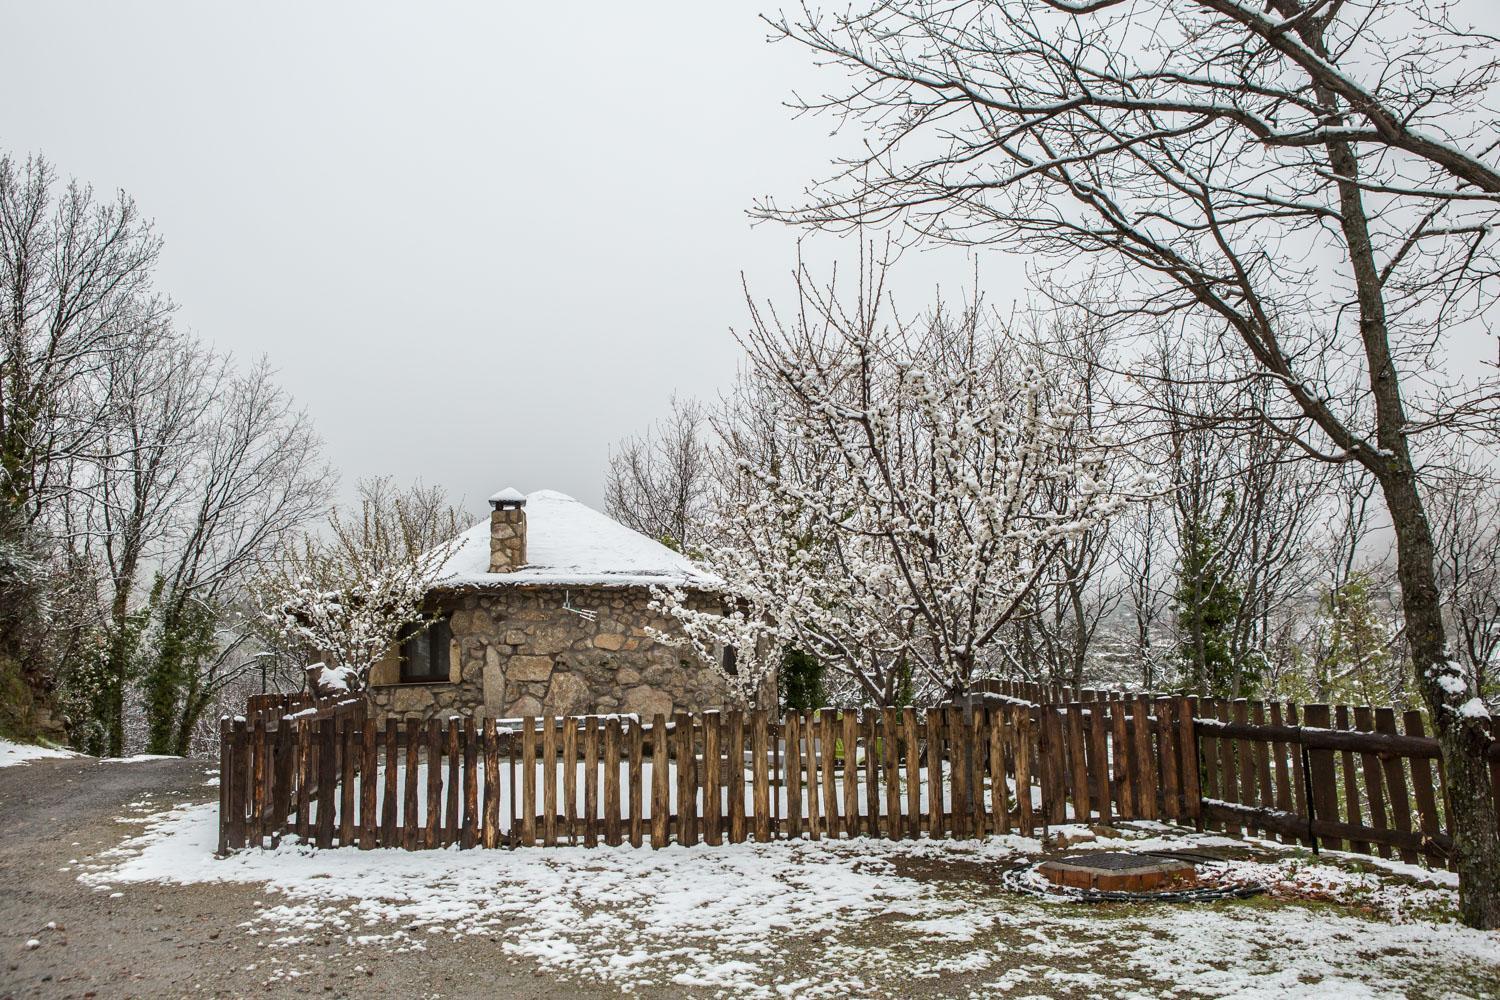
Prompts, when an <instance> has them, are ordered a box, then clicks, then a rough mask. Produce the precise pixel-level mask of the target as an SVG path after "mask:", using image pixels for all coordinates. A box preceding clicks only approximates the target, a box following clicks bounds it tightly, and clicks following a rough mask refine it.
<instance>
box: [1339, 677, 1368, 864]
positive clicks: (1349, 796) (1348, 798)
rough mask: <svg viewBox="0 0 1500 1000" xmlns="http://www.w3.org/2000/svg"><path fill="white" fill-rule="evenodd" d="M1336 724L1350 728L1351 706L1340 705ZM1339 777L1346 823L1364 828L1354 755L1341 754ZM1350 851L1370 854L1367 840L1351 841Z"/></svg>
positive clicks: (1348, 753) (1343, 727)
mask: <svg viewBox="0 0 1500 1000" xmlns="http://www.w3.org/2000/svg"><path fill="white" fill-rule="evenodd" d="M1333 720H1334V724H1335V725H1336V726H1338V728H1340V729H1344V730H1347V729H1348V728H1349V706H1348V705H1339V706H1337V707H1336V708H1335V709H1334V710H1333ZM1339 765H1340V766H1339V776H1340V778H1342V780H1343V786H1344V821H1345V822H1346V823H1348V824H1350V825H1351V826H1363V825H1364V819H1363V818H1362V817H1361V815H1360V808H1359V778H1358V775H1357V773H1356V772H1355V770H1354V754H1353V753H1352V752H1350V751H1348V750H1345V751H1343V752H1342V753H1340V754H1339ZM1349 849H1350V850H1351V851H1354V852H1355V853H1356V854H1369V853H1370V842H1369V841H1367V840H1357V839H1356V840H1351V841H1349Z"/></svg>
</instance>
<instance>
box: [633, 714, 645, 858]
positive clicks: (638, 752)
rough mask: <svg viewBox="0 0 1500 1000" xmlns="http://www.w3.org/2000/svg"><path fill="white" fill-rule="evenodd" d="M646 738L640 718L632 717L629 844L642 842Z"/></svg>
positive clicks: (636, 845) (635, 845)
mask: <svg viewBox="0 0 1500 1000" xmlns="http://www.w3.org/2000/svg"><path fill="white" fill-rule="evenodd" d="M645 746H646V739H645V734H644V733H642V732H641V720H640V719H638V718H637V719H633V720H632V721H631V723H630V846H631V847H640V846H641V843H642V842H643V834H644V831H645V824H644V822H643V819H644V814H645V810H646V806H645V803H644V801H643V799H644V793H643V789H642V788H641V778H642V775H643V774H644V773H645V767H644V761H643V760H642V758H643V756H644V754H645Z"/></svg>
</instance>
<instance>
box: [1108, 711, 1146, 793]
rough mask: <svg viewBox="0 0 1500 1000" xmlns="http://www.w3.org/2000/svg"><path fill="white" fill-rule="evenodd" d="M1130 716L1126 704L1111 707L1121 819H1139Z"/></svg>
mask: <svg viewBox="0 0 1500 1000" xmlns="http://www.w3.org/2000/svg"><path fill="white" fill-rule="evenodd" d="M1128 714H1129V708H1128V707H1127V706H1126V705H1125V703H1124V702H1121V701H1117V702H1115V703H1113V704H1112V705H1110V720H1109V721H1110V725H1111V732H1110V736H1111V737H1112V740H1111V743H1110V747H1111V749H1112V750H1113V751H1114V753H1113V755H1112V756H1113V758H1114V759H1113V761H1112V765H1113V771H1114V780H1115V794H1116V796H1117V797H1116V799H1115V807H1116V808H1117V809H1118V810H1119V814H1120V818H1121V819H1139V818H1140V816H1138V815H1137V813H1136V805H1135V775H1134V774H1133V771H1134V768H1132V767H1131V760H1130V758H1131V757H1132V756H1134V754H1133V753H1132V752H1131V749H1130V729H1129V723H1128V721H1127V717H1128Z"/></svg>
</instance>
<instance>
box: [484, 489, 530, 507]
mask: <svg viewBox="0 0 1500 1000" xmlns="http://www.w3.org/2000/svg"><path fill="white" fill-rule="evenodd" d="M490 506H491V507H493V508H494V509H495V510H520V509H521V508H522V507H525V506H526V495H525V494H524V493H522V492H521V491H520V490H518V489H516V488H515V487H514V486H507V487H506V488H505V489H503V490H501V491H500V492H499V493H496V494H495V495H494V496H492V497H490Z"/></svg>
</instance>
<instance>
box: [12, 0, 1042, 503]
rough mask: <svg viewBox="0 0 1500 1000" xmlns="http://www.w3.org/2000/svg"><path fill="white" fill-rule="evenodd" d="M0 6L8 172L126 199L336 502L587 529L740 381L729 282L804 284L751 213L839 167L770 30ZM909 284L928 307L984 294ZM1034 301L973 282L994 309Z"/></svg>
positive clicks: (552, 13) (602, 7) (790, 55)
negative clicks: (713, 400) (567, 505)
mask: <svg viewBox="0 0 1500 1000" xmlns="http://www.w3.org/2000/svg"><path fill="white" fill-rule="evenodd" d="M3 8H4V9H3V15H4V17H3V24H4V31H3V32H0V65H4V66H5V72H6V76H7V78H8V79H9V80H10V81H11V85H10V87H9V88H8V95H7V97H6V99H5V101H4V104H3V108H0V148H4V149H6V150H9V151H11V152H12V153H15V154H25V153H27V152H38V151H39V152H43V153H45V154H46V155H47V156H48V157H49V158H50V159H52V160H53V161H54V162H55V163H56V164H57V166H58V168H59V170H60V171H61V172H62V173H63V174H64V175H70V174H71V175H73V176H76V177H78V178H79V179H80V180H84V181H88V182H90V183H92V184H94V185H95V187H96V188H100V189H105V190H108V189H112V188H116V187H119V188H124V189H125V190H126V191H128V192H129V193H130V194H131V195H132V196H134V197H135V199H136V200H137V202H138V203H139V205H140V206H141V208H142V210H143V212H144V213H145V214H146V215H147V216H148V217H151V218H154V219H155V221H156V224H157V227H158V231H159V232H160V234H161V235H162V236H164V237H165V239H166V248H165V252H164V255H163V257H162V262H161V268H160V274H159V281H160V285H161V287H162V288H163V289H164V290H165V291H167V292H168V293H169V294H171V295H172V296H173V298H175V299H176V300H177V301H178V302H179V303H180V305H181V312H180V316H181V319H182V321H183V322H184V323H185V324H186V325H187V326H188V327H189V328H191V329H192V330H193V331H194V332H196V333H197V334H199V335H200V336H202V337H203V338H205V339H207V340H209V341H211V342H212V343H214V344H215V345H217V346H218V347H220V348H221V349H224V350H228V351H231V352H233V353H234V354H235V355H236V356H238V357H240V358H242V359H247V360H248V358H249V357H251V356H254V355H259V354H262V353H263V354H265V355H267V356H269V357H270V359H271V361H272V363H273V364H274V365H275V366H276V367H277V368H278V369H279V370H280V372H281V379H282V381H283V383H284V384H285V385H286V386H287V388H288V389H289V390H290V391H291V392H292V393H294V394H295V395H296V397H297V398H298V399H299V400H300V401H302V402H303V403H304V404H305V405H306V406H307V408H308V409H309V411H310V412H311V413H312V416H313V418H314V419H315V421H316V423H317V426H318V429H319V431H320V432H321V433H322V435H323V437H324V439H325V440H326V442H327V450H328V455H329V458H330V459H331V460H332V461H333V463H334V465H335V466H336V467H337V468H338V469H339V471H340V473H341V476H342V479H343V482H344V484H345V487H346V495H347V488H348V487H349V486H350V485H352V483H353V481H354V480H355V479H356V478H358V477H361V476H368V475H380V474H388V475H393V476H396V477H398V478H399V479H401V480H408V481H409V480H411V479H413V478H418V477H420V478H421V479H423V480H425V481H427V482H429V483H439V484H441V485H443V486H444V487H446V488H448V489H449V490H450V491H451V492H452V493H453V494H454V495H455V497H463V498H465V499H466V500H467V506H468V507H469V508H470V509H472V510H481V509H483V506H484V505H483V499H484V497H486V496H487V495H488V494H489V493H491V492H493V491H494V490H496V489H498V488H500V487H502V486H506V485H514V486H516V487H518V488H520V489H522V490H526V491H530V490H535V489H540V488H551V489H559V490H562V491H564V492H567V493H571V494H573V495H575V496H577V497H579V498H580V499H583V500H585V501H587V502H589V503H593V504H596V505H598V504H600V503H601V500H602V483H603V472H604V466H605V460H606V455H607V452H608V449H609V446H610V445H611V444H612V443H613V442H614V441H616V440H618V439H619V438H620V437H621V436H623V435H625V434H627V433H631V432H634V431H637V430H640V429H642V428H644V427H645V426H646V425H647V424H649V423H650V422H651V421H652V420H654V419H657V418H658V417H660V416H661V415H662V414H664V413H665V412H666V409H667V399H668V397H669V396H670V394H671V393H673V392H674V391H675V392H678V393H682V394H686V395H699V396H705V397H707V396H712V395H714V394H715V393H716V392H717V391H718V389H720V388H722V387H723V386H724V385H725V384H727V383H728V381H729V380H730V379H731V378H732V375H733V371H734V366H735V363H736V359H737V355H738V351H737V348H736V346H735V344H734V342H733V340H732V339H731V337H730V335H729V328H730V327H731V325H737V324H739V323H740V321H741V320H742V318H743V316H744V306H743V300H742V297H741V292H740V273H741V271H744V272H745V273H746V275H747V276H748V277H749V279H750V280H751V281H752V283H753V284H754V285H755V286H756V288H757V289H763V290H764V293H765V294H767V295H770V294H773V293H785V291H786V290H787V289H788V287H789V282H788V279H787V274H788V272H789V270H790V268H791V265H792V263H793V254H794V252H795V240H796V237H797V235H798V234H797V233H796V232H794V231H791V230H788V229H785V228H782V227H777V226H773V225H770V224H763V225H760V226H756V227H752V226H751V224H750V220H749V219H748V218H747V216H746V210H747V209H748V208H749V207H750V206H751V204H752V202H753V201H754V199H755V198H756V197H758V196H761V195H766V194H776V195H778V196H780V197H781V198H782V199H783V200H786V199H787V198H788V197H790V196H795V195H796V193H797V192H799V191H800V190H801V189H802V188H803V186H804V185H805V184H806V183H807V182H808V181H810V180H811V179H813V178H814V177H816V176H820V175H821V174H822V173H823V172H824V171H825V170H826V167H827V164H828V160H829V157H830V156H831V155H832V154H833V152H834V150H835V148H836V147H835V146H834V145H833V144H832V143H831V142H830V141H829V139H828V128H829V125H828V123H827V122H819V121H807V120H803V121H794V120H793V119H792V116H791V113H790V112H789V111H788V110H787V109H786V108H785V107H783V104H782V102H783V101H785V100H786V99H787V98H788V97H789V95H790V94H791V92H792V90H793V89H794V88H801V89H810V88H813V87H815V86H816V85H817V82H818V80H819V79H820V75H821V74H823V73H827V72H829V71H828V70H819V69H818V68H816V67H815V66H813V64H812V63H811V60H810V59H809V57H808V55H807V54H806V53H805V52H804V51H802V50H799V49H795V48H793V47H791V46H788V45H784V44H783V45H768V44H766V41H765V38H766V31H765V28H764V26H763V25H762V24H761V23H760V22H759V21H758V20H757V17H756V14H757V12H758V11H760V10H762V9H765V5H764V4H762V3H755V2H748V3H737V2H713V3H702V2H698V3H686V2H684V3H662V2H652V3H649V4H626V3H618V2H614V3H571V4H566V5H564V4H551V3H548V4H527V5H522V4H512V3H505V4H501V3H492V2H474V3H442V4H439V3H431V2H423V3H420V4H418V3H405V4H396V3H375V2H369V0H365V2H360V3H343V4H338V3H329V2H319V3H284V4H283V3H260V2H258V3H255V4H233V5H231V4H219V3H215V4H209V3H189V2H181V3H167V2H149V3H147V2H121V0H114V2H111V3H108V4H105V3H90V4H81V3H78V4H75V3H69V2H61V0H50V2H46V3H39V2H35V0H28V2H9V0H7V2H5V3H4V4H3ZM18 86H19V88H20V89H19V90H18V89H17V87H18ZM819 240H820V243H819V245H818V246H817V247H815V248H814V252H815V253H816V254H820V255H825V256H833V255H837V254H838V253H840V252H841V251H840V249H839V248H838V247H830V246H829V245H828V243H829V238H828V237H820V238H819ZM849 249H851V250H852V247H851V248H849ZM902 272H903V273H902V278H903V280H902V282H901V287H903V288H910V289H912V301H913V302H914V303H915V301H916V300H917V299H918V298H920V297H922V296H923V295H925V293H926V291H927V290H929V289H930V288H931V287H932V286H933V284H935V283H937V282H939V281H942V282H943V283H945V284H949V285H951V286H953V288H954V289H955V290H956V289H957V288H958V287H959V286H960V285H962V284H964V283H966V282H967V281H968V280H969V278H970V275H971V271H970V269H969V265H967V264H965V262H964V257H963V255H962V254H961V253H959V252H957V251H952V250H948V251H944V252H942V253H940V254H923V255H908V257H907V258H906V259H905V260H904V261H903V263H902ZM1020 278H1021V274H1020V267H1019V266H1018V265H1016V264H1015V263H1013V262H1010V261H1008V259H1007V258H1002V257H1000V256H998V255H995V254H989V255H986V257H985V259H984V271H983V275H982V284H984V286H985V287H986V289H987V291H988V292H989V293H990V295H991V301H992V302H996V303H997V304H999V303H1000V302H1004V301H1010V300H1011V299H1013V298H1014V297H1015V296H1016V295H1018V294H1020V289H1021V288H1022V285H1021V281H1020ZM912 308H915V306H913V307H912Z"/></svg>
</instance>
